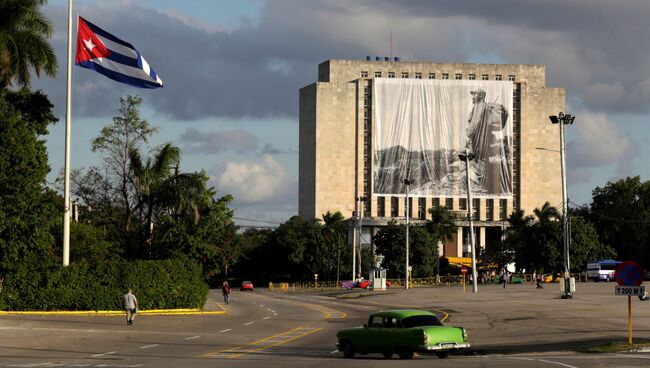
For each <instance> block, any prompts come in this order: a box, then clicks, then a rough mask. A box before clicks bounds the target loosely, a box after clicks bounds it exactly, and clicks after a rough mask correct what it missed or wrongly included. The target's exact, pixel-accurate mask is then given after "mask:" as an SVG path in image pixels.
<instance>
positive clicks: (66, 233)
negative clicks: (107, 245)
mask: <svg viewBox="0 0 650 368" xmlns="http://www.w3.org/2000/svg"><path fill="white" fill-rule="evenodd" d="M71 93H72V0H68V76H67V83H66V96H65V185H64V194H63V267H67V266H68V265H69V264H70V125H71V124H72V119H71V115H72V113H71V105H72V103H71V100H72V97H71Z"/></svg>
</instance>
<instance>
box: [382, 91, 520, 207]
mask: <svg viewBox="0 0 650 368" xmlns="http://www.w3.org/2000/svg"><path fill="white" fill-rule="evenodd" d="M373 109H374V119H373V125H372V135H373V151H374V152H373V153H374V157H373V160H374V166H373V167H374V177H373V181H374V193H375V194H380V195H381V194H385V195H395V194H404V193H405V186H404V184H403V183H402V180H403V179H406V178H409V179H411V180H413V182H414V184H412V185H411V186H410V188H409V189H410V192H411V193H413V195H421V196H465V195H466V193H467V189H466V176H465V162H464V161H461V160H460V159H459V157H458V154H459V153H464V152H465V150H466V149H469V150H470V151H471V152H472V154H473V158H472V159H471V161H469V164H470V168H469V171H470V181H471V187H472V194H473V195H474V196H476V197H493V198H496V197H501V198H503V197H509V196H511V195H512V82H509V81H477V80H432V79H427V80H423V79H393V78H390V79H387V78H375V79H374V86H373Z"/></svg>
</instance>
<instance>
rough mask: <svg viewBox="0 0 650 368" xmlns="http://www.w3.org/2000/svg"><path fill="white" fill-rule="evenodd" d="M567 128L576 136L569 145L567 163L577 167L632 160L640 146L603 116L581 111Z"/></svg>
mask: <svg viewBox="0 0 650 368" xmlns="http://www.w3.org/2000/svg"><path fill="white" fill-rule="evenodd" d="M576 115H577V118H576V123H575V124H574V125H573V126H570V127H568V129H570V132H569V134H570V135H571V136H572V137H573V139H571V140H570V141H569V142H567V160H568V161H569V162H570V164H572V165H575V166H578V167H594V166H602V165H607V164H612V163H616V162H619V161H623V160H628V159H631V158H633V157H634V156H635V155H636V154H637V153H638V147H637V145H636V143H635V142H634V141H633V140H632V138H631V137H629V136H628V135H626V134H625V133H623V132H622V131H620V130H619V128H618V127H617V125H616V124H615V123H614V122H612V121H610V120H609V119H608V118H607V116H606V115H604V114H593V113H588V112H579V113H578V114H576Z"/></svg>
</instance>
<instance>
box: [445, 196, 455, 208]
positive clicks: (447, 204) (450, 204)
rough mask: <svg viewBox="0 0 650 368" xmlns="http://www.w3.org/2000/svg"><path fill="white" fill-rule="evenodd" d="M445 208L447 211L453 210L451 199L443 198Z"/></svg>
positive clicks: (452, 200)
mask: <svg viewBox="0 0 650 368" xmlns="http://www.w3.org/2000/svg"><path fill="white" fill-rule="evenodd" d="M445 207H446V208H447V209H448V210H453V209H454V199H453V198H445Z"/></svg>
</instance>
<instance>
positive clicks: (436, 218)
mask: <svg viewBox="0 0 650 368" xmlns="http://www.w3.org/2000/svg"><path fill="white" fill-rule="evenodd" d="M429 214H430V215H431V220H429V221H427V223H426V229H427V231H428V232H429V233H430V234H431V236H432V237H433V242H434V243H435V245H436V248H437V247H438V245H440V244H441V243H444V242H446V241H448V240H452V239H453V236H454V234H456V233H457V232H458V226H456V222H455V221H454V217H453V215H452V214H451V212H449V210H448V209H447V208H446V207H442V206H435V207H431V208H429ZM435 255H436V274H437V275H439V274H440V258H439V257H438V256H437V255H438V252H437V251H436V254H435Z"/></svg>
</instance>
